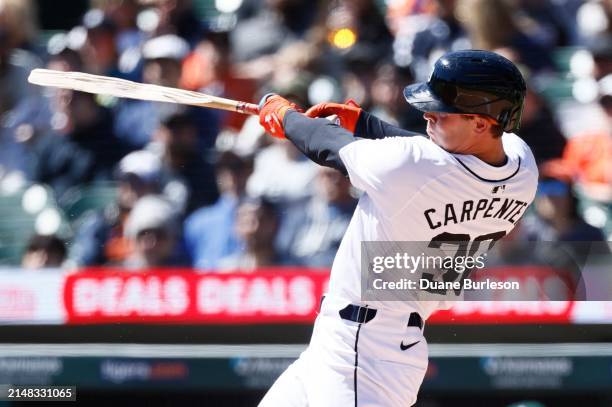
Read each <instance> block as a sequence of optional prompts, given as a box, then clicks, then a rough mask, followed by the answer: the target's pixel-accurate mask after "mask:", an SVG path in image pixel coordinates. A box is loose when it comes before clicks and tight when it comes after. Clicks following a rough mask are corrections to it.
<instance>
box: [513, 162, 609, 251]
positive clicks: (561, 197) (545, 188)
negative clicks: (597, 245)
mask: <svg viewBox="0 0 612 407" xmlns="http://www.w3.org/2000/svg"><path fill="white" fill-rule="evenodd" d="M540 177H541V179H540V182H539V184H538V192H537V195H536V198H535V200H534V209H535V216H532V217H527V218H526V219H525V221H524V227H525V232H526V235H527V238H528V240H537V241H547V242H559V241H565V242H582V241H603V240H605V239H604V236H603V234H602V232H601V230H599V229H597V228H595V227H593V226H591V225H589V224H588V223H586V222H585V221H584V219H583V218H582V216H581V215H580V214H579V212H578V198H577V197H576V195H575V193H574V191H573V183H572V181H571V177H570V176H569V174H568V172H567V170H566V168H564V167H563V166H562V165H557V164H556V163H551V164H549V165H544V166H541V170H540Z"/></svg>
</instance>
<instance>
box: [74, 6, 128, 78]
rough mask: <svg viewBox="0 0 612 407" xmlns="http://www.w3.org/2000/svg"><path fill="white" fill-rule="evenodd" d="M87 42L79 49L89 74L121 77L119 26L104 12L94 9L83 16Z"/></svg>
mask: <svg viewBox="0 0 612 407" xmlns="http://www.w3.org/2000/svg"><path fill="white" fill-rule="evenodd" d="M83 29H84V30H85V33H86V35H85V42H84V43H83V44H82V46H81V47H80V49H79V52H80V54H81V57H82V59H83V62H84V64H85V69H86V71H87V72H90V73H93V74H98V75H109V76H120V74H121V73H120V71H119V70H118V67H117V59H118V55H119V52H118V50H117V45H116V36H117V26H116V24H115V23H114V21H113V20H111V19H110V18H109V17H108V16H107V15H106V14H105V13H104V12H103V11H102V10H100V9H97V8H94V9H91V10H89V11H88V12H87V13H85V15H84V16H83Z"/></svg>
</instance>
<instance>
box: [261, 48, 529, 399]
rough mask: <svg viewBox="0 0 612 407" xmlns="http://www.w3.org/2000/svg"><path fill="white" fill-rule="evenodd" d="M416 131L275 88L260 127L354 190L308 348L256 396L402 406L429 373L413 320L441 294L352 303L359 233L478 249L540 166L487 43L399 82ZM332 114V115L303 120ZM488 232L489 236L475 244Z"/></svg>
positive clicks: (517, 91) (511, 82)
mask: <svg viewBox="0 0 612 407" xmlns="http://www.w3.org/2000/svg"><path fill="white" fill-rule="evenodd" d="M404 96H405V98H406V100H407V101H408V103H410V104H411V105H412V106H414V107H415V108H417V109H419V110H421V111H423V112H424V118H425V120H426V121H427V136H428V137H425V136H423V135H418V134H415V133H412V132H409V131H406V130H403V129H399V128H397V127H394V126H392V125H390V124H388V123H385V122H383V121H381V120H379V119H377V118H376V117H374V116H372V115H370V114H368V113H367V112H365V111H363V110H361V109H360V108H359V107H358V106H356V105H354V104H344V105H342V104H334V103H324V104H319V105H316V106H314V107H312V108H311V109H310V110H308V111H307V112H306V114H302V113H300V112H299V109H298V108H297V106H296V105H294V104H292V103H290V102H289V101H287V100H285V99H283V98H281V97H280V96H277V95H267V96H266V97H264V99H262V103H261V104H260V107H261V111H260V123H261V124H262V126H263V127H264V128H265V129H266V130H267V131H268V132H269V133H270V134H271V135H273V136H276V137H281V138H285V137H286V138H287V139H289V140H290V141H291V142H292V143H294V144H295V145H296V147H297V148H298V149H300V150H301V151H302V152H303V153H304V154H305V155H306V156H308V157H309V158H310V159H311V160H313V161H314V162H316V163H319V164H320V165H325V166H329V167H333V168H336V169H337V170H339V171H342V172H343V173H345V174H347V175H348V177H349V179H350V181H351V183H352V184H353V185H354V186H355V187H356V188H358V189H360V190H362V191H363V192H364V193H363V195H362V197H361V199H360V200H359V204H358V206H357V208H356V210H355V213H354V215H353V217H352V220H351V222H350V224H349V227H348V229H347V231H346V234H345V236H344V238H343V240H342V243H341V244H340V248H339V249H338V253H337V255H336V257H335V260H334V263H333V266H332V270H331V278H330V284H329V290H328V292H327V294H326V295H325V297H324V299H323V300H322V304H321V310H320V313H319V315H318V317H317V319H316V322H315V326H314V330H313V334H312V338H311V342H310V344H309V346H308V348H307V349H306V350H305V351H304V352H303V353H302V354H301V356H300V357H299V359H298V360H297V361H295V362H294V363H293V364H292V365H291V366H290V367H289V368H288V369H287V370H286V371H285V372H284V373H283V374H282V375H281V376H280V377H279V378H278V380H277V381H276V382H275V384H274V385H273V386H272V388H271V389H270V390H269V391H268V393H267V394H266V396H265V397H264V398H263V400H262V401H261V404H260V406H262V407H269V406H283V407H287V406H316V407H322V406H330V407H331V406H334V407H337V406H397V407H405V406H410V405H413V404H414V403H415V402H416V399H417V393H418V390H419V387H420V385H421V383H422V381H423V377H424V375H425V371H426V369H427V363H428V362H427V358H428V351H427V342H426V340H425V338H424V336H423V326H424V321H425V320H426V319H427V318H428V317H429V316H430V315H431V314H432V313H433V312H434V311H435V310H436V309H439V308H440V307H443V306H444V301H442V299H441V301H434V300H432V301H416V300H414V301H411V300H407V301H364V300H363V298H362V296H361V281H360V278H361V272H360V267H361V258H360V250H361V242H362V241H420V242H445V241H461V242H465V244H473V243H475V242H476V243H477V244H478V245H480V246H486V247H488V248H490V247H491V246H492V245H493V244H494V243H495V241H497V240H499V239H501V238H502V237H503V236H504V235H506V234H507V233H509V232H510V231H511V230H512V228H513V227H514V225H515V224H516V222H517V221H518V220H519V219H520V217H521V216H522V214H523V213H524V212H525V209H526V208H527V206H528V205H529V204H530V203H531V202H532V200H533V198H534V195H535V192H536V186H537V178H538V172H537V168H536V165H535V161H534V158H533V155H532V153H531V151H530V149H529V147H528V146H527V145H526V144H525V143H524V142H523V141H522V140H521V139H520V138H519V137H518V136H516V135H515V134H512V132H513V131H516V130H517V129H518V128H519V124H520V118H521V112H522V109H523V99H524V96H525V82H524V80H523V78H522V76H521V74H520V72H519V71H518V69H517V68H516V67H515V66H514V65H513V64H512V63H511V62H510V61H508V60H507V59H505V58H503V57H501V56H499V55H497V54H495V53H493V52H488V51H478V50H469V51H458V52H451V53H448V54H446V55H444V56H442V57H441V58H440V59H439V60H438V61H437V62H436V64H435V67H434V70H433V73H432V75H431V77H430V79H429V81H428V82H427V83H420V84H414V85H411V86H408V87H406V88H405V89H404ZM329 115H337V117H338V121H339V125H338V124H335V123H334V122H330V121H329V120H325V119H321V118H315V117H326V116H329ZM483 242H487V244H488V246H487V245H481V243H483Z"/></svg>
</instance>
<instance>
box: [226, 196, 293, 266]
mask: <svg viewBox="0 0 612 407" xmlns="http://www.w3.org/2000/svg"><path fill="white" fill-rule="evenodd" d="M278 223H279V222H278V213H277V210H276V207H275V206H274V204H272V203H271V202H270V201H267V200H264V199H247V200H244V201H243V202H242V203H241V204H240V205H239V206H238V209H237V210H236V223H235V226H234V228H235V230H234V232H235V233H236V237H237V238H238V240H239V242H240V250H237V251H235V252H234V253H232V254H231V255H229V256H227V257H225V258H223V259H221V260H220V261H219V268H220V270H222V271H241V272H253V271H257V269H259V268H262V267H270V266H277V265H281V264H283V259H282V258H281V256H280V254H279V253H278V252H277V250H276V247H275V244H274V243H275V237H276V231H277V229H278Z"/></svg>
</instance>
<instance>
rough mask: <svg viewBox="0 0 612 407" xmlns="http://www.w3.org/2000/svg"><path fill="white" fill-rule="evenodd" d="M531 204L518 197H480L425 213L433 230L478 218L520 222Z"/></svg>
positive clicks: (513, 222) (448, 204)
mask: <svg viewBox="0 0 612 407" xmlns="http://www.w3.org/2000/svg"><path fill="white" fill-rule="evenodd" d="M527 206H529V204H528V203H527V202H523V201H519V200H518V199H503V200H502V199H501V198H493V199H487V198H483V199H479V200H478V201H476V202H475V201H473V200H469V201H464V202H463V203H462V204H461V205H457V204H452V203H447V204H446V205H445V206H444V209H442V210H440V211H438V210H436V209H435V208H429V209H427V210H426V211H425V212H424V213H423V214H424V215H425V219H427V224H428V225H429V228H430V229H431V230H434V229H437V228H439V227H441V226H446V225H449V224H453V225H456V224H457V223H462V222H467V221H472V220H476V219H487V218H496V219H503V220H506V221H508V222H510V223H512V224H515V223H516V222H518V220H519V219H520V218H521V215H522V213H523V211H524V209H525V208H527Z"/></svg>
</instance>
